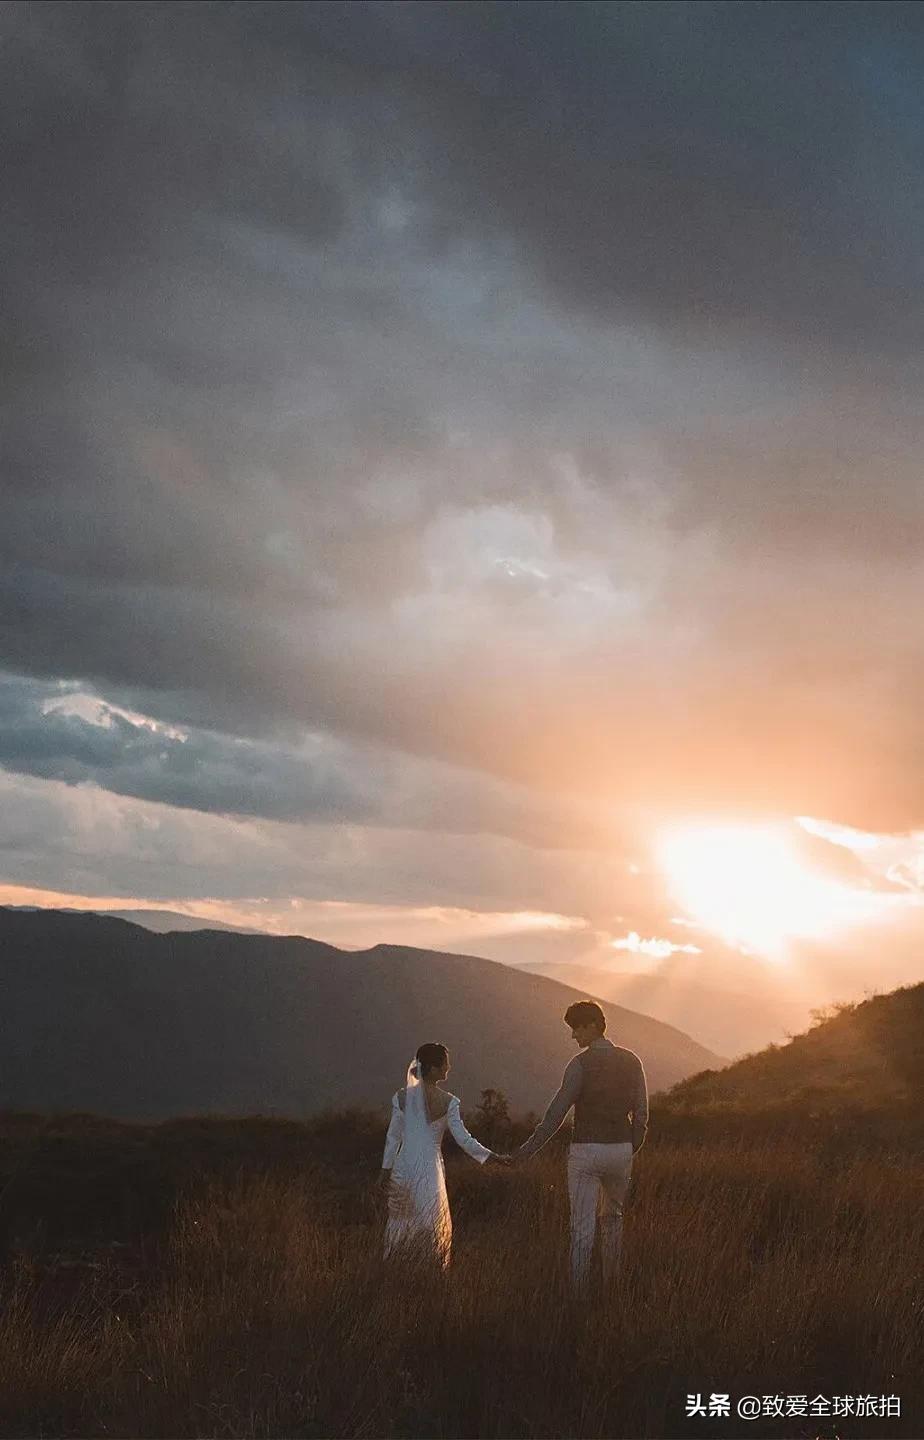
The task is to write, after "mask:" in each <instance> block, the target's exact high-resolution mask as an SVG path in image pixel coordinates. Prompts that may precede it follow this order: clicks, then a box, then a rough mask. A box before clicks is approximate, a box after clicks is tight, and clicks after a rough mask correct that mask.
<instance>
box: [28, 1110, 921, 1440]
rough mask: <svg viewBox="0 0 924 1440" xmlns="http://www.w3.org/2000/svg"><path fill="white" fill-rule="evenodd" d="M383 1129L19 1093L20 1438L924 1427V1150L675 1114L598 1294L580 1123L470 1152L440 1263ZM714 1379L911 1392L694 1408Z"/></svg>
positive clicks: (451, 1158) (736, 1386)
mask: <svg viewBox="0 0 924 1440" xmlns="http://www.w3.org/2000/svg"><path fill="white" fill-rule="evenodd" d="M665 1119H667V1117H666V1116H665ZM381 1128H382V1127H381V1123H380V1121H379V1119H378V1117H376V1116H368V1115H361V1114H348V1115H344V1116H342V1117H329V1118H328V1119H327V1120H326V1121H322V1122H317V1123H315V1124H313V1125H312V1124H308V1125H298V1124H295V1123H294V1122H285V1121H272V1120H259V1119H255V1120H253V1121H238V1122H235V1121H226V1122H222V1121H208V1120H202V1121H194V1120H190V1121H183V1122H179V1121H178V1122H172V1124H171V1125H167V1126H152V1127H142V1126H138V1127H128V1126H117V1125H114V1124H112V1123H111V1122H104V1121H99V1122H94V1121H92V1119H91V1118H89V1117H83V1118H81V1117H72V1118H70V1119H67V1118H63V1119H61V1120H59V1121H57V1122H47V1121H41V1120H40V1118H38V1117H15V1116H13V1117H9V1116H8V1117H5V1119H4V1121H3V1122H2V1124H0V1135H2V1137H3V1140H4V1154H5V1156H6V1160H5V1165H6V1184H7V1190H6V1193H5V1194H4V1196H3V1199H2V1200H0V1205H3V1206H4V1213H5V1215H6V1222H7V1223H6V1232H5V1233H6V1246H7V1248H6V1256H5V1263H4V1266H3V1271H2V1315H0V1433H2V1435H4V1436H25V1435H30V1436H39V1435H41V1436H95V1435H107V1436H108V1435H112V1436H132V1435H138V1436H227V1437H238V1436H298V1437H341V1436H343V1437H347V1436H351V1437H353V1436H355V1437H375V1436H396V1437H405V1436H406V1437H413V1436H419V1437H429V1436H433V1437H462V1436H472V1437H474V1436H537V1437H538V1436H543V1437H545V1436H548V1437H553V1436H600V1437H603V1436H612V1437H616V1436H627V1437H628V1436H633V1437H637V1436H645V1437H665V1440H666V1437H675V1436H677V1437H682V1436H683V1437H685V1436H703V1437H705V1436H724V1437H733V1436H738V1435H741V1434H747V1435H753V1436H786V1437H790V1436H792V1437H815V1436H825V1437H828V1436H832V1437H833V1436H839V1437H848V1436H869V1437H880V1436H882V1437H892V1436H896V1437H898V1436H906V1437H911V1436H920V1435H921V1434H924V1396H922V1382H921V1379H920V1368H921V1357H922V1353H924V1329H922V1312H921V1305H922V1271H924V1264H922V1260H924V1207H922V1205H921V1194H922V1185H924V1160H922V1157H921V1156H920V1155H919V1154H918V1155H917V1156H916V1157H911V1156H906V1157H904V1159H900V1157H898V1156H897V1155H896V1154H894V1153H890V1152H888V1151H885V1152H883V1151H882V1150H880V1151H878V1152H877V1151H876V1150H875V1149H871V1150H862V1149H861V1150H858V1149H856V1148H855V1147H854V1148H851V1147H850V1146H849V1145H846V1146H845V1145H844V1144H843V1143H836V1142H833V1141H832V1142H831V1143H828V1144H822V1143H820V1142H819V1141H818V1139H817V1137H816V1140H815V1141H814V1142H813V1143H812V1144H811V1145H806V1144H797V1143H795V1142H794V1141H793V1140H792V1139H787V1138H786V1137H785V1136H783V1137H781V1136H779V1135H776V1136H774V1135H768V1136H766V1137H765V1138H764V1139H763V1140H761V1139H760V1138H759V1137H755V1136H753V1135H752V1136H745V1137H742V1136H737V1137H734V1138H732V1139H728V1140H726V1141H725V1142H721V1143H720V1141H719V1140H718V1139H713V1140H708V1139H707V1140H703V1139H702V1138H700V1139H699V1140H698V1141H697V1143H695V1144H692V1143H685V1142H684V1141H683V1139H682V1138H680V1137H678V1136H676V1135H674V1134H670V1133H668V1134H667V1135H666V1136H665V1135H662V1136H661V1137H660V1138H658V1136H657V1133H656V1132H655V1135H654V1137H653V1139H652V1140H650V1141H649V1143H648V1144H647V1145H646V1147H645V1149H644V1150H643V1151H642V1153H641V1155H640V1157H639V1159H638V1160H637V1162H636V1172H635V1177H634V1180H633V1189H632V1193H631V1196H630V1202H629V1205H628V1209H627V1218H626V1234H625V1253H624V1266H623V1271H622V1275H621V1278H620V1281H619V1283H618V1284H617V1285H615V1286H614V1287H612V1288H610V1289H609V1290H607V1291H602V1290H601V1289H599V1288H598V1289H596V1290H595V1291H594V1292H593V1293H591V1294H589V1295H588V1296H587V1297H586V1298H585V1299H583V1300H582V1301H580V1302H575V1301H574V1300H573V1299H572V1297H571V1295H570V1294H569V1289H568V1283H567V1274H566V1248H567V1247H566V1229H567V1202H566V1196H565V1193H564V1167H563V1155H562V1144H561V1141H560V1139H559V1140H557V1141H556V1142H553V1144H552V1145H551V1146H549V1147H547V1149H546V1151H544V1152H543V1153H542V1155H541V1156H539V1157H538V1158H537V1159H536V1160H534V1161H533V1162H531V1164H529V1165H527V1166H524V1167H523V1168H522V1169H516V1170H514V1171H512V1172H505V1171H497V1172H492V1171H484V1170H482V1169H480V1168H479V1167H476V1166H474V1165H472V1164H471V1162H469V1161H467V1160H466V1159H465V1158H464V1157H462V1156H460V1155H459V1154H457V1153H455V1154H448V1167H447V1168H448V1172H449V1183H450V1194H451V1202H452V1207H453V1215H454V1221H455V1245H454V1257H453V1265H452V1268H451V1272H450V1274H449V1276H448V1277H447V1278H446V1280H445V1281H443V1282H441V1283H434V1280H433V1278H432V1277H431V1276H429V1275H428V1274H426V1273H423V1274H418V1275H408V1274H407V1273H406V1272H405V1271H399V1272H397V1273H395V1272H394V1271H393V1270H390V1269H389V1267H388V1266H386V1265H385V1264H383V1262H382V1261H381V1259H380V1243H381V1241H380V1236H381V1225H382V1216H381V1212H380V1209H379V1203H378V1200H377V1197H376V1196H375V1194H374V1192H373V1191H372V1190H371V1188H370V1184H369V1182H370V1180H371V1178H372V1176H373V1175H374V1173H375V1169H376V1167H377V1163H378V1155H379V1146H380V1140H381ZM672 1128H673V1127H667V1126H665V1129H672ZM514 1138H515V1137H514ZM696 1392H701V1393H702V1394H703V1395H704V1398H707V1399H708V1396H709V1395H710V1394H711V1393H712V1392H717V1393H722V1392H728V1393H729V1394H730V1395H731V1397H732V1400H733V1402H734V1400H735V1399H736V1397H738V1396H740V1395H743V1394H752V1395H753V1394H756V1395H758V1396H764V1395H770V1396H774V1395H797V1394H802V1395H806V1396H807V1397H808V1398H809V1399H812V1398H813V1397H815V1396H816V1395H819V1394H821V1395H824V1396H828V1397H831V1396H834V1395H858V1394H862V1395H867V1394H875V1395H879V1394H897V1395H900V1396H901V1398H902V1408H903V1413H902V1415H901V1416H900V1417H899V1418H889V1419H882V1418H856V1417H854V1416H850V1417H847V1418H843V1419H840V1418H835V1417H829V1418H813V1417H811V1416H807V1415H805V1416H798V1417H797V1416H793V1417H790V1418H770V1417H768V1418H759V1419H757V1420H753V1421H748V1422H745V1421H742V1420H738V1419H736V1418H730V1419H725V1418H715V1417H709V1416H708V1415H707V1416H692V1417H688V1416H687V1415H686V1396H687V1394H688V1393H696Z"/></svg>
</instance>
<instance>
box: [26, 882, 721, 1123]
mask: <svg viewBox="0 0 924 1440" xmlns="http://www.w3.org/2000/svg"><path fill="white" fill-rule="evenodd" d="M0 966H2V984H3V995H4V1003H3V1007H2V1010H0V1054H2V1055H3V1071H2V1076H3V1080H2V1091H3V1093H2V1105H3V1107H4V1108H6V1109H38V1110H50V1109H68V1110H82V1111H91V1112H94V1113H96V1114H99V1115H109V1116H113V1117H121V1118H125V1119H159V1118H163V1117H167V1116H171V1115H178V1114H191V1113H196V1114H208V1113H213V1114H214V1113H224V1114H253V1113H256V1112H264V1113H277V1114H280V1115H292V1116H300V1115H307V1114H311V1113H314V1112H316V1111H318V1110H321V1109H323V1108H325V1107H331V1106H337V1107H339V1106H344V1105H382V1104H384V1103H386V1102H387V1100H388V1098H389V1096H390V1095H391V1094H392V1093H393V1091H394V1090H395V1088H396V1087H397V1086H398V1085H399V1084H400V1083H401V1082H402V1080H403V1077H404V1069H405V1065H406V1063H407V1060H408V1059H409V1058H410V1056H411V1055H412V1054H413V1052H414V1050H415V1049H416V1047H417V1046H418V1045H419V1044H420V1043H421V1042H422V1041H424V1040H442V1041H443V1042H444V1043H445V1044H447V1045H448V1046H449V1048H450V1051H451V1054H452V1063H453V1070H452V1076H451V1079H450V1087H451V1088H452V1089H453V1090H455V1091H456V1093H458V1094H460V1095H461V1096H462V1098H463V1101H464V1102H465V1103H467V1104H474V1103H476V1102H477V1099H478V1094H479V1091H480V1090H481V1089H482V1088H483V1087H486V1086H493V1087H495V1088H499V1089H501V1090H503V1091H504V1092H505V1093H506V1094H507V1095H508V1097H509V1099H510V1101H511V1103H512V1105H513V1106H514V1107H515V1108H516V1109H518V1110H526V1109H531V1108H532V1109H535V1108H539V1107H541V1106H542V1105H543V1104H544V1103H545V1101H546V1100H547V1099H548V1098H549V1097H550V1095H551V1094H552V1093H553V1091H554V1090H555V1088H556V1087H557V1085H558V1082H559V1080H560V1077H561V1071H562V1068H563V1066H564V1065H565V1063H566V1062H567V1060H568V1059H569V1058H570V1056H571V1055H572V1054H573V1053H574V1044H573V1042H572V1040H571V1038H570V1035H569V1033H568V1030H567V1028H566V1027H565V1026H564V1025H563V1023H562V1019H561V1016H562V1013H563V1011H564V1010H565V1008H566V1007H567V1005H569V1004H570V1003H571V1002H572V1001H573V1000H575V999H578V998H581V995H580V992H577V991H574V990H570V989H568V988H567V987H566V986H564V985H560V984H558V983H557V982H555V981H553V980H546V979H541V978H539V977H537V976H534V975H528V974H525V973H522V972H519V971H516V970H513V969H511V968H510V967H509V966H506V965H502V964H500V963H497V962H495V961H490V960H483V959H479V958H478V957H476V956H466V955H444V954H439V953H436V952H431V951H425V950H414V949H407V948H403V947H398V946H389V945H378V946H375V947H374V948H373V949H371V950H367V951H362V952H355V951H343V950H338V949H337V948H336V947H334V946H332V945H325V944H322V943H320V942H318V941H314V940H306V939H303V938H301V937H292V936H290V937H274V936H262V935H260V936H255V935H236V934H229V933H219V932H217V931H211V930H200V931H196V932H192V933H171V934H166V935H158V934H154V933H152V932H150V931H148V930H146V929H142V928H141V927H140V926H137V925H133V924H130V923H129V922H128V921H124V920H115V919H111V918H104V917H101V916H98V915H93V914H83V915H81V914H68V913H62V912H57V911H41V912H31V913H30V912H22V911H11V910H4V909H0ZM604 1009H605V1011H606V1014H607V1019H608V1024H609V1033H610V1035H611V1036H612V1038H613V1039H614V1040H615V1041H617V1043H621V1044H624V1045H627V1046H628V1047H629V1048H630V1049H632V1050H636V1051H637V1052H638V1054H639V1055H641V1057H642V1059H643V1061H644V1064H645V1067H646V1070H647V1073H648V1077H649V1083H650V1086H651V1088H652V1089H653V1090H659V1089H663V1088H664V1087H666V1086H669V1085H673V1084H674V1083H676V1082H677V1081H678V1080H681V1079H683V1078H684V1077H685V1076H687V1075H691V1074H693V1073H695V1072H696V1071H699V1070H703V1069H704V1068H706V1067H711V1066H715V1065H717V1064H721V1063H722V1061H721V1059H720V1058H719V1057H718V1056H716V1055H714V1054H713V1053H712V1052H711V1051H709V1050H707V1049H705V1048H704V1047H703V1046H701V1045H698V1044H697V1043H696V1042H695V1041H694V1040H691V1039H690V1037H689V1036H688V1035H685V1034H683V1032H682V1031H680V1030H676V1029H674V1028H673V1027H671V1026H668V1025H664V1024H661V1023H660V1022H659V1021H656V1020H652V1019H650V1018H648V1017H647V1016H643V1015H636V1014H633V1013H632V1012H631V1011H629V1010H625V1009H622V1008H620V1007H619V1006H616V1005H611V1004H604Z"/></svg>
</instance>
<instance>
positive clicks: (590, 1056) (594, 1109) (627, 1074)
mask: <svg viewBox="0 0 924 1440" xmlns="http://www.w3.org/2000/svg"><path fill="white" fill-rule="evenodd" d="M578 1058H579V1059H580V1062H581V1068H582V1069H583V1072H584V1075H583V1078H582V1080H581V1093H580V1095H579V1096H578V1098H577V1100H576V1101H575V1105H574V1133H573V1134H572V1136H571V1143H572V1144H573V1145H579V1144H581V1143H583V1142H585V1141H588V1140H595V1141H597V1142H598V1143H601V1144H604V1145H615V1144H618V1143H619V1142H620V1141H624V1140H631V1139H632V1125H631V1123H630V1120H629V1111H630V1110H631V1109H632V1105H633V1101H634V1098H635V1095H636V1093H637V1086H638V1071H639V1061H638V1056H637V1055H635V1054H633V1052H632V1051H631V1050H624V1049H622V1047H621V1046H618V1045H617V1046H613V1047H612V1048H611V1047H610V1046H609V1045H605V1046H604V1045H600V1046H593V1045H591V1046H589V1047H588V1049H586V1050H583V1051H582V1052H581V1054H580V1056H579V1057H578Z"/></svg>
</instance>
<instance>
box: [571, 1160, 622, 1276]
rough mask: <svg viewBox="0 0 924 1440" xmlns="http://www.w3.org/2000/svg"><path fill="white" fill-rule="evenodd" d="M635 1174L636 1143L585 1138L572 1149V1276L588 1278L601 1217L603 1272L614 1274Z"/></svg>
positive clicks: (605, 1274)
mask: <svg viewBox="0 0 924 1440" xmlns="http://www.w3.org/2000/svg"><path fill="white" fill-rule="evenodd" d="M631 1175H632V1142H631V1141H629V1140H625V1141H620V1142H619V1143H618V1144H612V1145H604V1144H597V1143H596V1142H595V1141H584V1142H583V1143H579V1144H577V1145H574V1144H573V1145H572V1146H571V1148H570V1150H569V1151H568V1198H569V1200H570V1202H571V1278H572V1279H573V1280H574V1282H575V1284H581V1283H582V1282H583V1281H584V1280H586V1279H587V1275H588V1271H589V1269H590V1257H591V1255H592V1253H593V1248H594V1234H595V1232H596V1228H597V1214H598V1211H599V1216H600V1257H601V1260H602V1262H603V1275H604V1278H605V1279H606V1278H608V1277H610V1276H612V1275H613V1273H614V1272H615V1270H616V1267H617V1266H618V1264H619V1252H620V1248H621V1245H622V1206H623V1201H624V1200H625V1198H626V1192H627V1190H628V1188H629V1179H630V1177H631Z"/></svg>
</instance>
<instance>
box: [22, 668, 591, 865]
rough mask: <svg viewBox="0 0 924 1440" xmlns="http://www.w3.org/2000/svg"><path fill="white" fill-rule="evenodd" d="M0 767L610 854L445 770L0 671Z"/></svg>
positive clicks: (533, 809)
mask: <svg viewBox="0 0 924 1440" xmlns="http://www.w3.org/2000/svg"><path fill="white" fill-rule="evenodd" d="M0 766H2V767H4V768H6V769H7V770H10V771H13V772H18V773H20V774H25V775H32V776H36V777H39V778H42V779H46V780H57V781H63V782H64V783H65V784H67V785H72V786H79V785H83V786H87V785H90V786H99V787H100V788H102V789H104V790H108V791H111V792H113V793H114V794H117V795H125V796H132V797H134V798H136V799H139V800H148V801H155V802H156V803H158V804H161V805H170V806H176V807H178V808H181V809H187V810H196V811H201V812H203V813H205V814H216V815H229V816H245V817H246V816H253V817H258V818H265V819H267V820H275V821H280V820H281V821H289V822H297V823H300V824H309V823H312V824H317V825H336V824H348V825H354V826H372V827H376V828H379V829H393V830H398V829H413V830H434V831H440V832H441V833H443V834H452V835H460V834H471V835H474V834H478V835H482V836H485V835H497V836H501V837H505V838H509V839H512V840H515V841H518V842H519V843H521V844H526V845H540V846H542V847H544V848H546V849H552V850H554V849H556V848H561V847H564V848H567V847H575V846H582V845H583V846H590V847H594V846H599V845H601V844H605V845H606V846H607V848H608V849H611V848H612V847H613V845H614V843H615V842H616V839H617V837H616V834H615V831H614V830H613V829H612V827H610V828H609V829H608V830H605V829H604V827H603V826H602V825H601V824H600V821H599V817H595V816H593V815H592V814H591V813H589V812H588V813H585V814H583V815H582V814H581V813H580V811H579V810H577V809H575V810H573V811H572V813H571V814H570V815H569V814H567V813H563V812H562V810H561V809H560V808H556V809H553V808H552V807H550V806H548V805H543V803H542V802H541V800H537V799H536V798H535V797H534V796H533V795H532V794H531V793H530V792H529V791H525V790H518V789H517V787H515V786H510V785H503V784H501V783H498V782H491V781H489V780H486V779H485V778H484V777H483V776H479V775H477V774H468V773H465V772H462V771H458V770H454V769H453V768H452V767H449V766H438V765H428V764H426V763H423V762H419V761H415V760H413V759H412V758H410V757H402V756H400V755H395V754H393V753H387V752H382V751H372V750H370V749H368V748H367V749H365V750H364V749H360V748H358V747H356V746H351V745H349V744H347V743H345V742H344V741H342V740H338V739H336V738H334V737H331V736H319V735H313V736H309V737H303V739H302V744H301V747H300V749H299V750H293V749H290V748H286V747H285V746H283V745H280V744H275V745H268V744H265V743H260V742H259V741H254V740H246V739H241V738H239V737H235V736H232V735H224V734H220V733H218V732H215V731H206V730H180V729H178V728H177V727H174V726H170V727H165V726H163V725H160V724H158V723H157V722H154V721H151V720H149V719H148V718H147V717H145V716H143V715H140V714H137V713H132V712H124V711H122V710H120V709H119V708H118V707H116V706H113V705H112V704H109V703H107V702H106V701H104V700H101V699H100V698H99V697H97V696H94V695H91V694H87V693H86V692H85V691H80V690H78V689H77V688H76V687H74V686H62V685H60V684H54V683H48V682H41V681H35V680H31V679H28V678H26V677H23V676H16V675H5V674H3V673H2V672H0Z"/></svg>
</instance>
